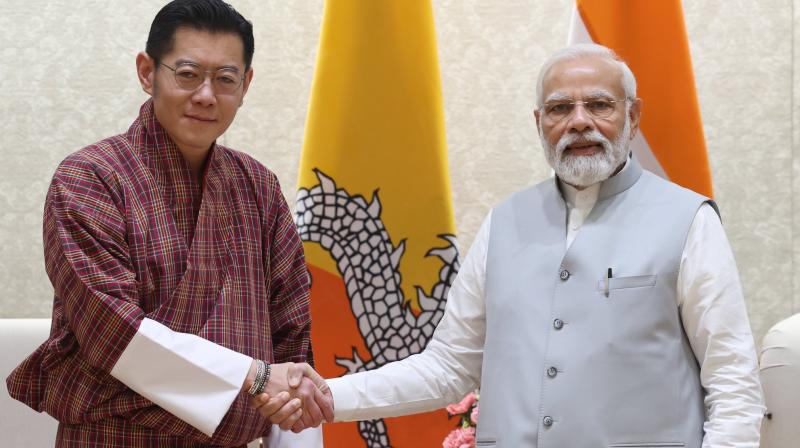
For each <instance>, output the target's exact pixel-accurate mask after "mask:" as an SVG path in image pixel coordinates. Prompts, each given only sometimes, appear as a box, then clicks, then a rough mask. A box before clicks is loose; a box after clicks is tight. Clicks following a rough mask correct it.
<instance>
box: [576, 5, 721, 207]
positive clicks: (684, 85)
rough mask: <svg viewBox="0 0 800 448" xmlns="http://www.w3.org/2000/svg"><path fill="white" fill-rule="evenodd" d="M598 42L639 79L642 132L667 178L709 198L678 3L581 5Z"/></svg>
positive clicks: (697, 110) (708, 174)
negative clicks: (614, 53)
mask: <svg viewBox="0 0 800 448" xmlns="http://www.w3.org/2000/svg"><path fill="white" fill-rule="evenodd" d="M577 8H578V12H579V14H580V16H581V18H582V19H583V23H584V25H585V26H586V29H587V30H588V32H589V35H590V36H591V37H592V40H593V41H594V42H595V43H598V44H600V45H604V46H606V47H609V48H612V49H613V50H614V51H616V52H617V54H619V55H620V57H622V59H624V60H625V62H627V63H628V65H629V66H630V67H631V70H633V73H634V74H635V75H636V81H637V83H638V89H637V90H638V95H639V97H640V98H642V100H643V102H644V105H643V112H642V120H641V129H642V133H643V134H644V137H645V138H646V139H647V142H648V144H649V146H650V149H651V151H652V152H653V155H654V156H655V157H656V159H658V162H659V164H660V165H661V167H662V168H663V169H664V171H665V172H666V174H667V176H669V179H670V180H671V181H673V182H675V183H677V184H679V185H682V186H684V187H686V188H689V189H692V190H694V191H696V192H698V193H700V194H703V195H706V196H709V197H711V196H712V194H713V191H712V185H711V172H710V170H709V167H708V158H707V156H706V146H705V139H704V136H703V126H702V120H701V118H700V108H699V106H698V104H697V94H696V91H695V86H694V75H693V74H692V61H691V56H690V54H689V43H688V40H687V38H686V28H685V26H684V23H683V10H682V8H681V2H680V0H658V1H630V0H577Z"/></svg>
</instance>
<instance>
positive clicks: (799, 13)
mask: <svg viewBox="0 0 800 448" xmlns="http://www.w3.org/2000/svg"><path fill="white" fill-rule="evenodd" d="M792 6H793V8H792V11H793V12H794V17H793V18H792V25H793V26H792V42H793V43H794V45H792V50H793V54H792V76H793V79H792V101H791V103H790V105H791V108H792V198H791V199H792V200H791V202H790V204H791V208H792V268H793V271H794V272H793V274H794V275H793V277H792V279H793V285H794V288H793V290H792V292H793V294H792V301H791V304H792V312H793V313H798V312H800V238H796V236H797V234H798V232H800V200H798V198H797V194H798V193H800V111H799V110H798V107H800V0H793V1H792Z"/></svg>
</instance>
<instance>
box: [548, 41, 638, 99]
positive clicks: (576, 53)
mask: <svg viewBox="0 0 800 448" xmlns="http://www.w3.org/2000/svg"><path fill="white" fill-rule="evenodd" d="M587 56H596V57H601V58H604V59H606V60H608V61H611V62H612V63H613V64H614V65H616V66H617V67H618V68H619V70H620V72H621V73H622V88H623V90H624V91H625V98H626V99H628V100H632V99H634V98H636V77H634V76H633V72H632V71H631V69H630V67H628V64H626V63H625V61H623V60H622V58H620V57H619V56H618V55H617V54H616V53H615V52H614V50H612V49H610V48H608V47H604V46H602V45H598V44H574V45H570V46H568V47H564V48H562V49H561V50H558V51H557V52H555V53H554V54H553V55H552V56H550V57H549V58H547V60H546V61H544V65H542V69H541V70H540V71H539V78H538V80H537V81H536V108H537V109H540V108H541V107H542V106H543V105H544V98H543V97H542V95H543V93H544V92H543V90H544V87H543V83H544V77H545V76H546V75H547V72H549V71H550V69H551V68H553V66H554V65H555V64H556V63H558V62H561V61H574V60H576V59H581V58H584V57H587ZM626 103H627V101H626Z"/></svg>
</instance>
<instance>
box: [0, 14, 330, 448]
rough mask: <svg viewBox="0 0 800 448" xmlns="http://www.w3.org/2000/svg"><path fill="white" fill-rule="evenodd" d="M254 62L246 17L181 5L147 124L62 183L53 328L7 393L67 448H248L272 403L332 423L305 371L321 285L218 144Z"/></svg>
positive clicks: (266, 184) (160, 43)
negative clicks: (261, 407) (313, 300)
mask: <svg viewBox="0 0 800 448" xmlns="http://www.w3.org/2000/svg"><path fill="white" fill-rule="evenodd" d="M253 49H254V43H253V30H252V25H251V24H250V23H249V22H248V21H247V20H245V19H244V18H243V17H242V16H241V15H240V14H239V13H238V12H236V11H235V10H234V9H233V8H232V7H231V6H230V5H228V4H226V3H223V2H222V1H219V0H176V1H173V2H171V3H169V4H168V5H166V6H165V7H164V8H163V9H162V10H161V11H160V12H159V13H158V14H157V15H156V17H155V19H154V21H153V24H152V27H151V30H150V34H149V37H148V40H147V46H146V51H145V52H142V53H140V54H139V55H138V56H137V57H136V69H137V73H138V77H139V81H140V83H141V85H142V88H143V89H144V91H145V92H147V93H148V94H149V95H150V96H151V98H150V99H148V100H147V101H146V102H145V103H144V104H143V105H142V107H141V109H140V112H139V116H138V118H136V120H135V121H134V122H133V124H132V125H131V127H130V128H129V129H128V131H127V132H126V133H124V134H121V135H117V136H114V137H110V138H108V139H105V140H103V141H101V142H98V143H96V144H94V145H91V146H88V147H86V148H84V149H82V150H80V151H78V152H76V153H74V154H72V155H70V156H69V157H67V159H66V160H64V161H63V162H62V163H61V164H60V166H59V167H58V169H57V170H56V173H55V175H54V177H53V180H52V183H51V185H50V189H49V192H48V195H47V201H46V204H45V216H44V247H45V258H46V267H47V272H48V275H49V276H50V279H51V281H52V283H53V287H54V290H55V299H54V303H53V323H52V330H51V334H50V338H49V339H48V341H46V342H45V343H44V344H43V345H42V346H40V347H39V348H38V349H37V350H36V351H35V352H34V353H33V354H32V355H31V356H30V357H29V358H27V359H26V360H25V361H24V362H23V363H22V364H21V365H20V366H19V367H18V368H17V369H16V370H15V371H14V372H13V373H12V375H11V376H10V377H9V378H8V380H7V382H8V389H9V391H10V393H11V395H12V396H14V397H15V398H17V399H19V400H20V401H23V402H24V403H26V404H27V405H29V406H31V407H32V408H34V409H36V410H37V411H44V412H47V413H49V414H50V415H52V416H53V417H55V418H56V419H58V420H59V422H60V424H59V429H58V435H57V442H56V445H57V446H59V447H82V448H86V447H151V448H156V447H171V448H174V447H201V446H219V447H222V446H225V447H230V446H242V445H244V444H246V443H247V442H249V441H251V440H253V439H256V438H257V437H259V436H262V435H266V434H268V433H269V430H270V428H271V424H270V422H269V421H268V420H267V419H265V418H264V417H263V416H261V415H260V414H259V413H258V412H257V411H256V410H255V409H253V407H252V406H251V401H252V400H253V399H252V398H251V397H252V396H255V395H259V394H262V393H265V392H266V393H267V394H269V395H272V396H274V397H276V398H285V400H284V402H288V405H287V407H286V409H285V410H284V413H283V414H278V416H279V417H281V419H282V420H283V419H287V421H288V422H289V423H288V424H287V425H289V426H290V425H291V423H293V422H294V420H298V419H299V421H300V422H301V423H302V425H303V426H317V425H319V424H320V422H321V421H322V419H323V418H324V417H328V418H332V409H331V404H330V398H329V397H328V396H327V395H325V392H327V389H326V388H325V385H324V382H323V381H322V379H321V378H320V377H319V376H318V375H316V373H315V372H314V371H313V369H311V367H309V365H308V364H305V362H306V361H311V347H310V340H309V337H310V336H309V332H310V318H309V302H308V300H309V276H308V272H307V268H306V264H305V261H304V257H303V248H302V245H301V242H300V239H299V237H298V235H297V232H296V230H295V227H294V224H293V222H292V216H291V213H290V211H289V207H288V206H287V204H286V201H285V200H284V198H283V196H282V194H281V190H280V187H279V185H278V181H277V178H276V176H275V175H274V174H273V173H272V172H270V171H269V170H268V169H266V168H265V167H264V166H262V165H261V164H259V163H258V162H257V161H255V160H254V159H253V158H251V157H250V156H248V155H246V154H244V153H241V152H238V151H234V150H232V149H229V148H226V147H223V146H221V145H219V144H217V143H216V140H217V138H218V137H219V136H220V135H222V133H223V132H225V130H226V129H227V128H228V126H229V125H230V124H231V122H232V121H233V119H234V117H235V115H236V112H237V110H238V109H239V107H240V106H241V105H242V101H243V99H244V96H245V94H246V93H247V89H248V87H249V86H250V82H251V81H252V79H253V68H252V67H251V62H252V58H253ZM293 363H298V364H293ZM293 365H294V366H296V367H297V369H296V370H295V371H296V372H297V376H295V377H293V379H292V380H291V381H290V379H289V377H288V370H289V367H291V366H293ZM300 372H302V373H303V374H305V376H307V377H311V378H314V379H316V381H317V383H316V384H315V383H313V382H311V381H310V380H309V379H308V378H303V377H302V375H300ZM290 384H291V385H290ZM292 386H296V387H292ZM317 386H319V388H318V387H317ZM301 406H302V409H301Z"/></svg>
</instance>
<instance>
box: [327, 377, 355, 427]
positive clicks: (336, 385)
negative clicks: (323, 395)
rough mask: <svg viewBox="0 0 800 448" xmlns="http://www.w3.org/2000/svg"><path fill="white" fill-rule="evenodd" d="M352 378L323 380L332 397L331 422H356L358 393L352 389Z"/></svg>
mask: <svg viewBox="0 0 800 448" xmlns="http://www.w3.org/2000/svg"><path fill="white" fill-rule="evenodd" d="M351 380H352V378H346V377H341V378H330V379H327V380H325V382H326V383H328V387H329V388H330V389H331V394H332V395H333V421H335V422H349V421H353V420H356V415H355V414H356V410H357V409H358V392H357V391H356V389H355V388H354V387H353V385H352V382H351Z"/></svg>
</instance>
